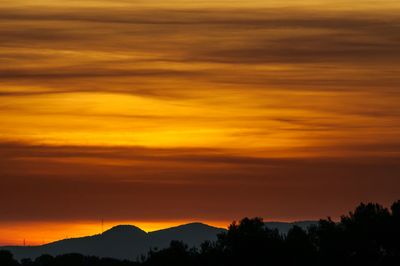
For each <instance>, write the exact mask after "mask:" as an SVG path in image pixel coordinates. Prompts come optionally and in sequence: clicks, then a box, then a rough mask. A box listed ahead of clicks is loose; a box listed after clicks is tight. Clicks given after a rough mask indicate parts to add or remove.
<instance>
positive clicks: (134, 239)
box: [1, 222, 316, 260]
mask: <svg viewBox="0 0 400 266" xmlns="http://www.w3.org/2000/svg"><path fill="white" fill-rule="evenodd" d="M315 223H316V222H295V223H284V222H267V223H265V225H266V226H267V227H268V228H270V229H278V230H279V231H280V232H281V233H282V234H286V233H287V232H288V231H289V229H290V228H292V227H293V226H294V225H298V226H300V227H302V228H306V227H308V226H310V225H312V224H315ZM225 231H226V229H223V228H217V227H213V226H209V225H207V224H203V223H190V224H184V225H180V226H176V227H171V228H167V229H162V230H157V231H153V232H149V233H146V232H145V231H143V230H142V229H140V228H139V227H136V226H133V225H118V226H115V227H113V228H111V229H109V230H107V231H105V232H104V233H103V234H98V235H93V236H87V237H79V238H69V239H64V240H60V241H56V242H52V243H49V244H45V245H42V246H26V247H23V246H8V247H2V248H1V249H5V250H9V251H10V252H12V253H13V254H14V257H15V258H16V259H18V260H21V259H23V258H31V259H35V258H37V257H39V256H41V255H43V254H49V255H52V256H56V255H61V254H68V253H79V254H83V255H89V256H97V257H103V258H105V257H106V258H115V259H127V260H137V259H138V258H140V256H141V255H146V254H147V252H148V251H149V250H150V249H163V248H166V247H168V246H169V244H170V243H171V241H173V240H177V241H182V242H184V243H186V244H187V245H188V246H189V247H199V246H200V244H201V243H203V242H204V241H206V240H209V241H215V240H216V239H217V235H218V234H219V233H222V232H225Z"/></svg>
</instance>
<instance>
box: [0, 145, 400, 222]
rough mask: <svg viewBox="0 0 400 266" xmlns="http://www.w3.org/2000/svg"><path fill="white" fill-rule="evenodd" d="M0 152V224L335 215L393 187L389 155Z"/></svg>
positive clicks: (389, 195)
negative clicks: (332, 201) (281, 156)
mask: <svg viewBox="0 0 400 266" xmlns="http://www.w3.org/2000/svg"><path fill="white" fill-rule="evenodd" d="M398 146H399V144H397V145H395V146H393V147H385V146H380V145H373V146H370V147H358V148H357V149H363V150H370V149H377V148H378V149H388V150H393V151H397V150H398ZM352 148H353V149H354V148H356V147H352ZM0 151H1V157H2V161H1V168H0V169H1V170H0V174H1V176H2V186H1V188H0V199H1V201H2V202H7V204H1V206H0V210H1V212H2V213H3V214H4V215H2V217H1V222H4V221H21V220H29V221H33V220H37V221H49V220H63V221H65V220H76V219H78V220H96V219H98V217H103V218H105V219H113V220H118V219H120V220H135V219H139V220H143V219H144V220H146V219H156V220H165V219H170V218H171V215H173V217H174V219H202V217H207V219H216V220H218V219H223V220H225V219H226V220H231V219H233V218H234V217H241V216H244V215H262V216H265V217H285V216H286V217H290V215H292V216H291V217H299V216H298V215H303V217H305V216H307V215H308V216H309V217H311V216H312V217H314V216H318V215H335V214H338V215H339V214H341V211H342V210H343V209H344V208H346V206H349V205H351V204H353V203H355V202H358V201H360V200H368V201H370V200H378V201H380V202H390V201H392V200H394V199H395V198H396V197H397V196H398V191H397V190H396V188H397V187H398V185H400V184H399V180H398V178H397V177H398V174H399V173H400V168H399V163H398V162H399V154H397V156H394V157H369V158H368V157H358V158H356V157H351V158H349V157H346V158H333V157H332V158H313V159H305V158H303V159H300V158H262V157H255V156H243V155H235V152H234V151H229V150H218V149H148V148H140V147H136V148H126V147H125V148H124V147H121V148H118V147H108V148H107V147H77V146H69V147H68V146H58V147H57V146H53V147H52V146H43V145H42V146H38V145H36V146H35V145H25V144H18V143H2V144H1V149H0ZM232 152H233V153H232ZM326 187H329V190H327V189H326ZM338 194H340V195H341V200H336V199H337V195H338ZM16 195H17V196H16ZM332 198H335V206H333V205H330V201H331V199H332ZM277 202H279V204H277ZM311 202H312V207H310V204H311ZM316 202H321V204H318V203H316ZM60 206H63V208H60ZM298 208H300V209H301V211H300V210H298ZM328 210H329V211H328Z"/></svg>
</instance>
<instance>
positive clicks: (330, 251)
mask: <svg viewBox="0 0 400 266" xmlns="http://www.w3.org/2000/svg"><path fill="white" fill-rule="evenodd" d="M0 265H1V266H14V265H15V266H19V265H23V266H97V265H99V266H128V265H131V266H136V265H141V266H153V265H154V266H161V265H168V266H169V265H171V266H192V265H193V266H208V265H210V266H211V265H215V266H224V265H227V266H228V265H232V266H234V265H238V266H239V265H240V266H252V265H279V266H289V265H290V266H292V265H293V266H294V265H307V266H330V265H332V266H333V265H335V266H347V265H349V266H350V265H352V266H354V265H366V266H369V265H371V266H372V265H390V266H392V265H393V266H399V265H400V201H397V202H395V203H394V204H393V205H392V206H391V208H390V210H389V209H386V208H384V207H382V206H381V205H378V204H371V203H370V204H367V205H365V204H361V205H360V206H358V207H357V208H356V209H355V211H354V212H351V213H350V214H349V215H347V216H343V217H342V218H341V221H340V222H339V223H335V222H333V221H332V220H330V219H327V220H320V221H319V223H318V225H316V226H311V227H310V228H308V230H303V229H301V228H300V227H297V226H295V227H293V228H292V229H291V230H290V231H289V232H288V234H287V235H282V234H280V233H279V232H278V230H270V229H268V228H266V227H265V225H264V222H263V221H262V219H260V218H254V219H248V218H244V219H243V220H241V221H240V223H233V224H231V225H230V227H229V230H228V231H227V232H226V233H221V234H220V235H218V240H217V241H215V242H205V243H203V244H202V245H201V248H199V249H189V248H188V246H187V245H185V244H184V243H182V242H176V241H172V242H171V244H170V246H169V247H168V248H166V249H162V250H150V251H149V253H148V255H147V256H145V257H142V258H141V259H140V260H139V261H137V262H130V261H120V260H115V259H104V258H97V257H90V256H83V255H79V254H66V255H61V256H57V257H52V256H50V255H42V256H40V257H39V258H37V259H35V260H34V261H32V260H30V259H25V260H22V261H21V262H17V261H16V260H14V259H13V256H12V254H11V253H10V252H8V251H0Z"/></svg>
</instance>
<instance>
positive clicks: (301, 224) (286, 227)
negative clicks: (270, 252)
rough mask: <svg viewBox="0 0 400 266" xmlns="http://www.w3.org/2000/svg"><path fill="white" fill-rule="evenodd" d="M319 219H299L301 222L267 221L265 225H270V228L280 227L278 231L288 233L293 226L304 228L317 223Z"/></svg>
mask: <svg viewBox="0 0 400 266" xmlns="http://www.w3.org/2000/svg"><path fill="white" fill-rule="evenodd" d="M317 224H318V222H317V221H299V222H292V223H286V222H266V223H265V226H266V227H268V228H269V229H278V231H279V232H280V233H281V234H284V235H286V234H287V233H288V232H289V230H290V229H292V228H293V226H298V227H300V228H302V229H304V230H306V229H307V228H309V227H310V226H312V225H317Z"/></svg>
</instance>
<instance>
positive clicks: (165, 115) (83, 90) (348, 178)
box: [0, 0, 400, 245]
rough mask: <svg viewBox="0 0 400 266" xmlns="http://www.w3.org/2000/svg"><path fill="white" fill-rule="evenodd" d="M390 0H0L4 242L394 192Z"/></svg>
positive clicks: (398, 38) (333, 212)
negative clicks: (127, 224) (102, 222)
mask: <svg viewBox="0 0 400 266" xmlns="http://www.w3.org/2000/svg"><path fill="white" fill-rule="evenodd" d="M399 14H400V2H399V1H397V0H395V1H390V0H383V1H382V0H379V1H377V0H370V1H367V0H359V1H340V0H337V1H333V0H315V1H311V0H297V1H294V0H289V1H277V0H270V1H268V0H264V1H261V0H249V1H228V0H219V1H199V0H197V1H184V0H175V1H173V0H166V1H161V0H146V1H144V0H143V1H140V0H132V1H127V0H113V1H105V0H91V1H89V0H83V1H82V0H81V1H77V0H76V1H75V0H64V1H55V0H2V1H1V3H0V158H1V159H0V202H1V204H0V244H2V245H5V244H22V243H23V240H24V239H25V241H26V243H27V244H31V245H35V244H41V243H47V242H50V241H54V240H57V239H61V238H65V237H73V236H82V235H89V234H94V233H100V232H101V230H102V229H101V220H104V221H105V229H107V228H109V227H111V226H113V225H116V224H120V223H130V224H135V225H138V226H140V227H141V228H143V229H144V230H146V231H152V230H156V229H160V228H165V227H168V226H172V225H178V224H181V223H186V222H191V221H202V222H205V223H209V224H212V225H215V226H222V227H223V226H225V227H226V226H227V225H228V224H229V223H230V222H231V221H233V220H239V219H241V218H243V217H245V216H250V217H254V216H260V217H263V218H264V219H265V220H268V221H295V220H310V219H319V218H325V217H327V216H331V217H333V218H334V219H338V218H339V217H340V215H342V214H346V213H347V212H348V211H350V210H352V209H353V208H354V207H355V206H356V205H357V204H358V203H360V202H370V201H373V202H379V203H381V204H384V205H385V206H389V205H390V204H391V203H392V202H393V201H395V200H398V199H400V189H398V188H399V187H400V178H399V177H400V160H399V159H400V141H399V135H400V34H399V32H400V15H399Z"/></svg>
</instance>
